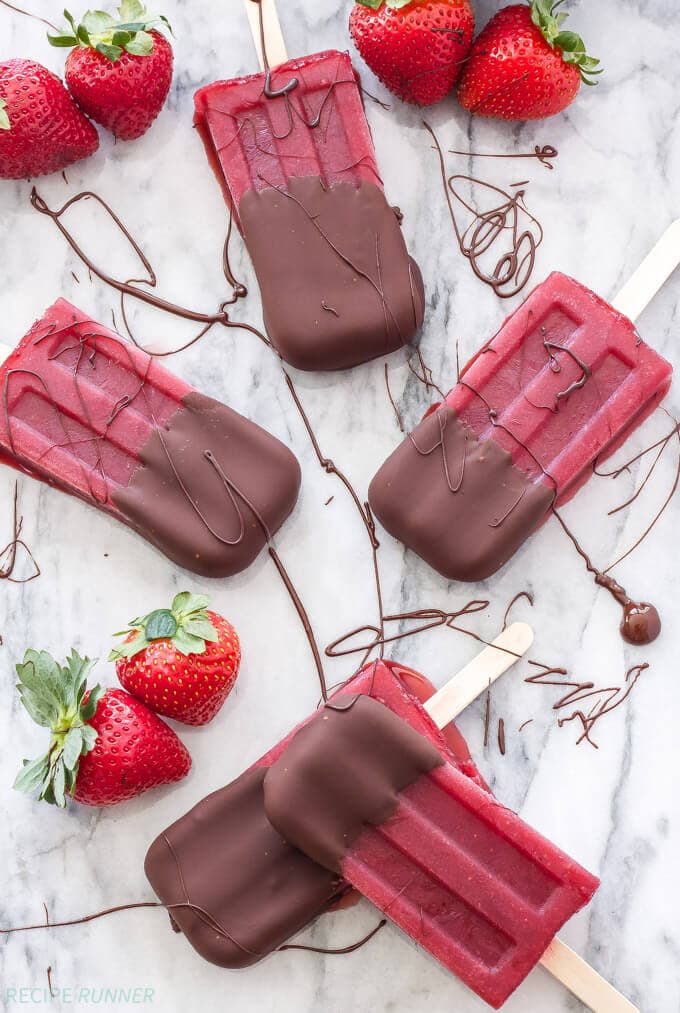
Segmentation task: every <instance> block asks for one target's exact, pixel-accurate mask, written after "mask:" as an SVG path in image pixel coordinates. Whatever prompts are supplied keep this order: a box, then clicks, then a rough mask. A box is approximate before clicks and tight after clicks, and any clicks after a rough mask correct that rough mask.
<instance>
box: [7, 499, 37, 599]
mask: <svg viewBox="0 0 680 1013" xmlns="http://www.w3.org/2000/svg"><path fill="white" fill-rule="evenodd" d="M23 527H24V518H23V517H22V516H20V514H19V483H18V482H15V483H14V506H13V515H12V537H11V539H10V541H9V542H8V543H7V545H6V546H5V547H4V549H0V580H7V581H9V583H10V584H28V583H30V581H32V580H35V579H36V578H37V577H39V576H40V567H39V566H38V564H37V562H36V560H35V556H34V555H33V553H32V552H31V550H30V549H29V547H28V545H27V544H26V542H25V541H24V539H23V538H22V537H21V533H22V531H23ZM19 549H23V550H24V552H25V553H26V555H27V556H28V558H29V560H30V562H31V564H32V566H33V568H34V572H33V573H32V574H29V576H28V577H15V576H14V571H15V569H16V566H17V562H18V558H19Z"/></svg>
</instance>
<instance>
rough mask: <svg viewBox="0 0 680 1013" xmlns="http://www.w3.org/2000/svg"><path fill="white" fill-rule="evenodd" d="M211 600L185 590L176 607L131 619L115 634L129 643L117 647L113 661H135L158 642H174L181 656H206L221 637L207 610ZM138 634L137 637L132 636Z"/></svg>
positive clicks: (175, 603) (179, 596) (175, 599)
mask: <svg viewBox="0 0 680 1013" xmlns="http://www.w3.org/2000/svg"><path fill="white" fill-rule="evenodd" d="M209 604H210V598H209V597H208V596H207V595H206V594H190V592H189V591H182V592H181V594H178V595H175V598H174V600H173V602H172V607H171V608H169V609H156V610H155V611H154V612H150V613H149V614H148V615H146V616H141V617H140V618H138V619H132V620H130V624H129V626H128V628H127V629H126V630H121V631H120V632H119V633H115V634H114V636H116V637H125V638H126V640H125V642H124V643H122V644H121V645H120V646H119V647H114V649H113V650H112V651H111V653H110V655H109V661H120V659H121V658H133V657H134V656H135V655H136V654H139V653H140V651H144V650H146V648H147V647H148V646H149V645H150V644H151V643H153V641H154V640H170V641H171V642H172V643H173V644H174V646H175V647H176V648H177V650H178V651H179V652H180V654H184V655H189V654H203V652H204V651H205V649H206V643H207V642H208V641H209V642H211V643H217V641H218V640H219V636H218V633H217V630H216V629H215V627H214V626H213V624H212V622H211V621H210V616H209V615H208V612H207V608H208V605H209ZM131 634H134V636H132V637H131V636H130V635H131Z"/></svg>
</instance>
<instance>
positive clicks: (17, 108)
mask: <svg viewBox="0 0 680 1013" xmlns="http://www.w3.org/2000/svg"><path fill="white" fill-rule="evenodd" d="M98 147H99V136H98V134H97V131H96V130H95V128H94V126H93V125H92V124H91V123H90V121H89V120H88V119H87V118H86V117H85V116H83V114H82V113H81V111H80V109H79V108H78V106H77V105H76V104H75V102H74V101H73V99H72V98H71V96H70V95H69V93H68V92H67V91H66V88H64V85H63V84H62V83H61V81H60V80H59V78H58V77H57V76H56V75H55V74H53V73H52V72H51V71H49V70H47V68H46V67H43V66H42V65H41V64H39V63H34V62H33V61H32V60H7V61H6V62H5V63H0V178H2V179H26V178H27V177H29V176H44V175H45V174H46V173H48V172H59V171H61V170H62V169H65V168H66V166H67V165H71V164H72V163H73V162H77V161H78V160H79V159H80V158H87V157H88V156H89V155H93V154H94V153H95V151H96V150H97V148H98Z"/></svg>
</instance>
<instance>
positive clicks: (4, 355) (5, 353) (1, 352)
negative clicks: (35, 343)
mask: <svg viewBox="0 0 680 1013" xmlns="http://www.w3.org/2000/svg"><path fill="white" fill-rule="evenodd" d="M13 351H14V349H13V348H10V347H9V345H3V344H1V343H0V366H2V364H3V362H4V361H5V359H9V357H10V355H11V354H12V352H13Z"/></svg>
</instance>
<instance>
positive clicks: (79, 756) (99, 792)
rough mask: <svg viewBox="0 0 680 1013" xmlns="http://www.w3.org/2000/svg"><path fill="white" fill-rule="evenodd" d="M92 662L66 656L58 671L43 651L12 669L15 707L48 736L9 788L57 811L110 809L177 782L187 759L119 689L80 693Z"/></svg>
mask: <svg viewBox="0 0 680 1013" xmlns="http://www.w3.org/2000/svg"><path fill="white" fill-rule="evenodd" d="M94 665H95V662H93V661H90V659H89V658H81V657H80V655H79V654H77V652H76V651H72V652H71V655H70V657H69V658H67V660H66V664H65V665H59V664H57V662H56V661H55V660H54V659H53V658H52V657H51V656H50V655H49V654H47V652H46V651H40V652H38V651H26V654H25V657H24V660H23V663H22V664H21V665H17V672H18V674H19V685H18V687H17V688H18V690H19V693H20V695H21V700H22V703H23V705H24V707H25V708H26V710H27V711H28V713H29V714H30V715H31V717H32V718H33V720H34V721H36V722H37V723H38V724H39V725H42V726H43V727H45V728H50V729H51V732H52V736H51V739H50V747H49V749H48V751H47V753H45V755H44V756H41V757H39V759H37V760H33V761H30V762H29V761H28V760H24V766H23V768H22V770H21V771H20V772H19V775H18V777H17V779H16V781H15V783H14V787H15V788H17V789H19V790H20V791H25V792H27V793H29V794H33V793H35V792H37V793H38V798H40V799H44V800H45V801H46V802H49V803H51V804H52V805H58V806H60V807H61V808H63V807H64V806H65V805H66V796H67V795H70V796H71V797H72V798H74V799H75V800H76V802H82V803H83V804H84V805H96V806H105V805H115V804H116V803H117V802H123V801H124V800H125V799H128V798H134V797H135V796H136V795H141V794H142V792H144V791H147V790H148V789H149V788H156V787H157V786H158V785H161V784H171V783H172V782H173V781H180V780H181V779H182V778H183V777H186V775H187V774H188V773H189V769H190V768H191V757H190V756H189V753H188V752H187V750H186V748H185V747H184V745H183V744H182V743H181V742H180V740H179V739H178V738H177V736H176V735H175V733H174V732H173V730H172V729H171V728H169V727H168V726H167V725H166V724H165V722H164V721H161V719H160V718H159V717H157V716H156V715H155V714H153V713H152V711H150V710H149V709H148V708H147V707H145V706H144V704H142V703H140V702H139V701H138V700H135V699H134V698H133V697H131V696H130V695H129V693H125V692H124V691H123V690H121V689H107V690H103V689H102V687H101V686H99V685H97V686H94V687H93V688H92V689H91V690H90V691H89V692H88V690H87V677H88V675H89V673H90V671H91V670H92V668H93V667H94Z"/></svg>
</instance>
